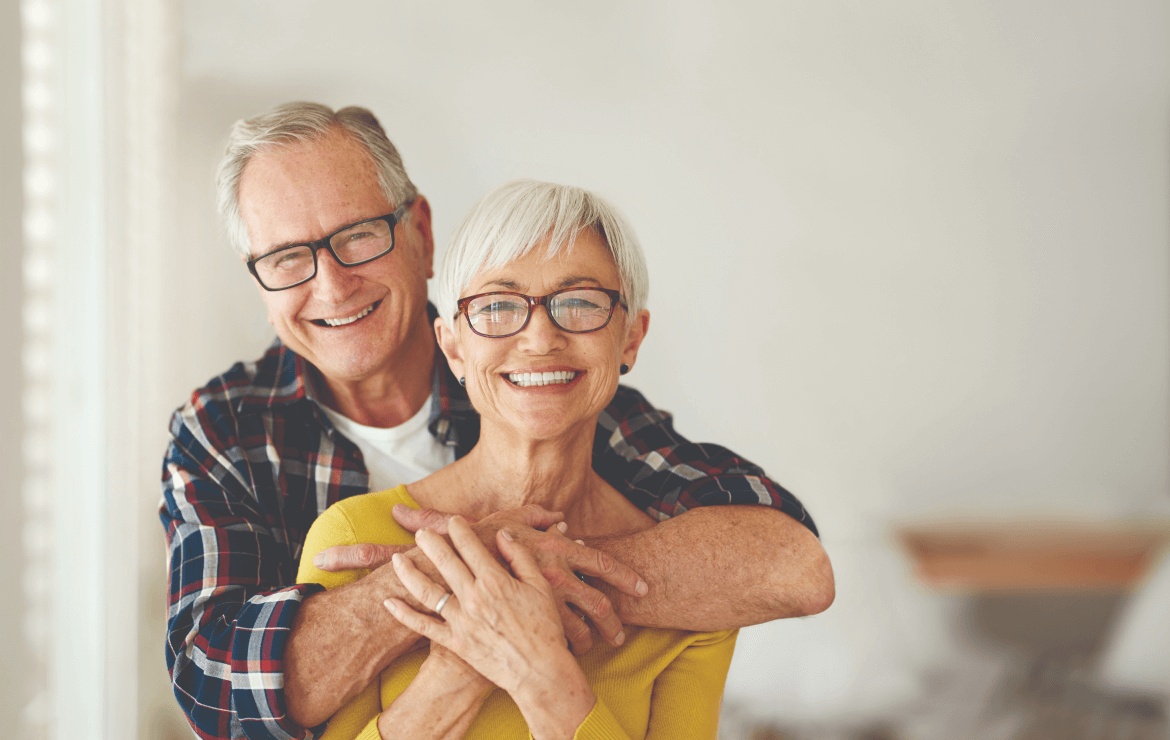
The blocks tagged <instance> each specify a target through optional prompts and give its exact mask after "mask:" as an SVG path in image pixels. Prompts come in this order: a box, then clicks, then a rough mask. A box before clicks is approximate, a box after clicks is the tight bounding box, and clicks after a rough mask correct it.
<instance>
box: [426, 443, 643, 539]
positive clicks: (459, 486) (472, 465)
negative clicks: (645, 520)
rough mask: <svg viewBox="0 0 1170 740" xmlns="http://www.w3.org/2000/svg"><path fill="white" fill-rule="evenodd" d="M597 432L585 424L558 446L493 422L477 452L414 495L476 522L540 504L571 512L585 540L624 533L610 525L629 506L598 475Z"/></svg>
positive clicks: (572, 524)
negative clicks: (505, 511) (508, 510)
mask: <svg viewBox="0 0 1170 740" xmlns="http://www.w3.org/2000/svg"><path fill="white" fill-rule="evenodd" d="M595 428H596V427H595V425H592V424H590V425H586V424H582V425H580V427H579V428H574V429H573V430H571V431H569V432H567V433H566V434H564V435H561V436H558V437H557V438H555V439H542V440H533V439H527V438H524V437H523V436H521V435H518V434H517V433H516V432H515V431H513V430H505V429H499V428H493V427H492V426H491V425H490V424H488V423H487V422H486V421H485V428H483V429H482V431H481V433H480V439H479V442H478V443H477V444H476V446H475V448H474V449H472V450H471V452H469V453H468V454H467V455H466V456H465V457H463V458H461V459H460V460H458V461H456V462H455V463H454V464H452V465H448V466H447V467H445V468H443V469H441V470H439V471H438V472H437V473H435V474H434V475H431V476H428V477H427V478H424V479H423V480H421V481H418V482H417V483H412V484H410V486H409V489H410V493H411V495H412V496H413V497H414V499H415V500H416V501H418V503H419V504H420V505H422V506H426V507H429V508H434V509H439V510H441V511H447V512H451V513H459V514H466V515H468V516H471V517H475V518H482V517H485V516H487V515H489V514H492V513H494V512H497V511H501V510H504V509H513V508H516V507H519V506H524V505H525V504H539V505H540V506H542V507H544V508H545V509H548V510H549V511H560V512H563V513H564V515H565V521H566V522H567V523H568V524H569V533H570V534H575V536H578V537H583V536H593V535H600V534H606V533H609V532H613V531H617V530H619V529H623V527H621V526H617V525H615V524H614V523H613V522H612V521H610V520H611V519H612V518H613V515H614V514H615V513H616V511H615V510H619V511H620V510H622V509H624V507H623V506H622V504H626V505H627V506H629V504H628V502H625V500H624V498H623V497H622V496H621V494H618V493H617V492H616V491H614V490H613V488H611V487H610V486H609V485H608V484H607V483H606V482H605V481H603V480H602V479H601V477H600V476H599V475H597V473H595V472H594V471H593V464H592V463H593V435H594V430H595ZM630 508H631V509H632V508H633V507H632V506H630ZM624 513H626V514H628V513H629V512H624ZM627 518H628V517H627Z"/></svg>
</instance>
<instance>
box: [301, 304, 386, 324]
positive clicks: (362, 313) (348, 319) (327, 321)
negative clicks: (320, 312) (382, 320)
mask: <svg viewBox="0 0 1170 740" xmlns="http://www.w3.org/2000/svg"><path fill="white" fill-rule="evenodd" d="M380 305H382V301H380V300H379V301H374V302H373V303H371V304H370V305H368V306H366V307H365V308H363V309H362V310H360V311H358V312H357V313H355V314H354V315H353V316H346V317H344V318H340V319H312V320H311V321H312V323H313V324H315V325H316V326H347V325H348V324H352V323H353V322H355V321H358V320H359V319H364V318H365V317H366V316H369V315H370V312H371V311H373V310H374V309H375V308H377V307H378V306H380Z"/></svg>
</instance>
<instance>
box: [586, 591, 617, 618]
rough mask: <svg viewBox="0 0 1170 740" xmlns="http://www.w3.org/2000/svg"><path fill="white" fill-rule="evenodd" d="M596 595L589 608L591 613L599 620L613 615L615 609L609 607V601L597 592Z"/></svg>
mask: <svg viewBox="0 0 1170 740" xmlns="http://www.w3.org/2000/svg"><path fill="white" fill-rule="evenodd" d="M594 594H596V595H595V596H594V597H593V600H592V603H591V604H590V606H589V613H590V614H592V615H593V616H595V617H597V618H598V619H605V618H606V617H608V616H609V615H610V614H612V613H613V609H612V608H610V605H609V599H607V598H605V596H604V595H602V594H600V593H597V592H596V591H595V592H594Z"/></svg>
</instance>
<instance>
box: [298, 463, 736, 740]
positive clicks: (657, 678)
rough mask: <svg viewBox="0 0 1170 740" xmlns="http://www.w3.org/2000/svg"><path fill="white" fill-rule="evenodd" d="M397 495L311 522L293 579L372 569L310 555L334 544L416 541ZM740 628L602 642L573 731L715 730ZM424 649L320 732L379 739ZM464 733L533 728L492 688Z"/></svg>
mask: <svg viewBox="0 0 1170 740" xmlns="http://www.w3.org/2000/svg"><path fill="white" fill-rule="evenodd" d="M398 503H402V504H406V505H407V506H410V507H412V508H415V509H417V508H419V506H418V504H417V503H415V502H414V500H413V499H411V497H410V495H409V494H408V493H407V492H406V487H405V486H399V487H398V488H393V489H390V490H388V491H381V492H379V493H369V494H366V495H364V496H355V497H353V498H349V499H346V500H344V501H341V502H339V503H337V504H335V505H334V506H332V507H330V508H329V510H328V511H326V512H325V513H324V514H322V515H321V516H320V517H318V518H317V521H316V522H315V523H314V524H313V527H312V529H310V530H309V534H308V537H307V538H306V540H305V551H304V553H302V554H301V568H300V572H299V573H298V574H297V582H298V583H320V584H322V585H324V586H325V587H326V588H336V587H337V586H341V585H344V584H346V583H352V582H353V581H356V580H357V579H359V578H361V577H362V576H364V575H366V574H367V573H368V572H369V571H366V570H351V571H345V572H343V573H326V572H325V571H321V570H317V569H316V568H315V567H313V556H314V555H315V554H317V553H318V552H320V551H321V550H324V549H325V548H327V547H330V546H332V545H353V544H357V543H359V542H370V543H375V544H384V545H404V544H413V543H414V535H412V534H411V533H410V532H408V531H406V530H404V529H402V528H401V527H399V526H398V524H397V523H396V522H395V521H394V517H393V516H391V513H390V510H391V508H392V507H393V506H394V504H398ZM736 634H737V631H736V630H727V631H723V632H684V631H681V630H661V629H643V628H638V627H627V628H626V642H625V644H624V645H622V646H621V647H619V648H614V647H611V646H609V645H607V644H606V643H604V642H600V641H598V642H596V643H595V644H594V647H593V649H592V650H590V651H589V652H588V653H586V654H585V655H583V656H580V657H579V658H578V662H579V663H580V664H581V669H582V670H583V671H584V672H585V676H586V677H587V678H588V679H589V685H590V686H591V687H592V688H593V693H594V694H595V695H596V696H597V704H596V705H595V706H594V708H593V711H592V712H591V713H590V714H589V716H588V717H586V719H585V721H584V722H583V723H582V724H581V726H580V727H579V728H578V730H577V734H576V736H575V737H577V738H581V739H582V740H585V739H586V738H590V739H594V738H595V739H597V740H610V739H611V738H612V739H614V740H625V739H627V738H647V739H648V740H690V739H691V738H694V739H695V740H698V739H699V738H714V737H715V735H716V730H717V728H718V722H719V704H720V700H721V699H722V696H723V683H724V681H725V679H726V678H727V668H728V666H729V665H730V664H731V653H732V650H734V649H735V637H736ZM428 650H429V648H420V649H417V650H414V651H413V652H410V653H407V654H405V655H403V656H401V657H400V658H398V660H396V661H394V663H392V664H391V665H390V666H389V667H388V668H386V670H384V671H382V674H381V676H380V677H379V681H378V682H376V683H375V684H371V685H370V686H367V687H366V688H365V690H363V691H362V692H361V693H360V694H359V695H358V696H357V697H355V698H354V699H353V701H351V702H349V703H348V704H346V705H345V706H344V707H342V708H341V709H340V710H338V712H337V714H335V715H333V717H332V719H330V720H329V727H328V729H327V730H326V732H325V735H324V736H323V738H322V740H351V739H358V740H378V737H379V736H378V726H377V721H378V715H379V714H380V713H381V711H382V709H383V708H384V707H387V706H389V705H390V703H391V702H393V701H394V699H395V698H396V697H397V696H398V695H399V694H401V693H402V692H403V690H405V689H406V687H407V686H408V685H409V684H410V682H411V681H412V680H414V677H415V676H416V675H417V674H418V671H419V668H420V667H421V666H422V663H423V660H425V659H426V657H427V652H428ZM465 737H466V738H467V740H494V739H496V738H525V737H529V733H528V726H527V724H525V722H524V718H523V717H522V716H521V714H520V710H519V709H518V708H517V707H516V705H515V703H513V701H512V699H511V697H509V696H508V695H507V693H505V692H503V691H500V690H499V689H496V690H494V691H492V693H491V694H490V695H489V696H488V698H487V700H485V701H484V703H483V706H482V708H481V709H480V711H479V714H478V715H476V717H475V720H474V721H472V723H471V727H470V729H469V730H468V731H467V735H466V736H465Z"/></svg>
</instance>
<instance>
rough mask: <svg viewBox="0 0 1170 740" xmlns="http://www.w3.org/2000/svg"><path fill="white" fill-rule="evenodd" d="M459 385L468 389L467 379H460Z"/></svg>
mask: <svg viewBox="0 0 1170 740" xmlns="http://www.w3.org/2000/svg"><path fill="white" fill-rule="evenodd" d="M459 385H461V386H463V387H464V388H466V387H467V378H460V379H459Z"/></svg>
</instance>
